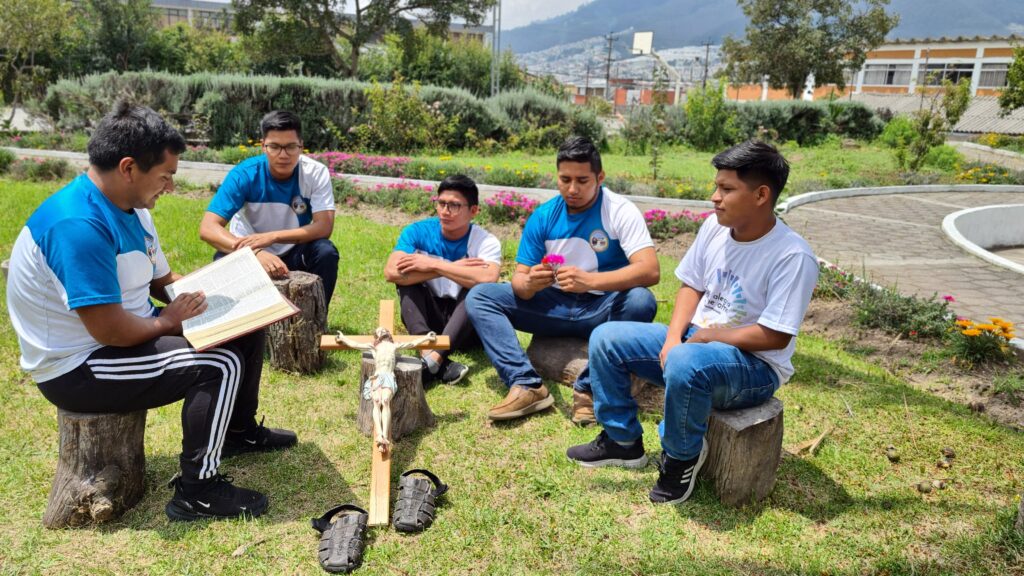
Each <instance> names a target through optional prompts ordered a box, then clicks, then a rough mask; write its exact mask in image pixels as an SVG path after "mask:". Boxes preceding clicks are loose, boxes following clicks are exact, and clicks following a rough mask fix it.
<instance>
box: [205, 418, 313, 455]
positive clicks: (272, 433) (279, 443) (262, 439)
mask: <svg viewBox="0 0 1024 576" xmlns="http://www.w3.org/2000/svg"><path fill="white" fill-rule="evenodd" d="M263 420H266V418H264V419H263ZM263 420H260V423H259V424H255V420H254V421H253V423H254V424H255V425H254V426H253V427H251V428H249V429H248V430H244V431H242V432H232V431H230V430H228V433H227V434H226V435H225V436H224V448H223V450H221V454H220V456H221V458H230V457H232V456H238V455H239V454H246V453H248V452H269V451H271V450H280V449H282V448H291V447H292V446H295V444H296V443H297V442H298V441H299V439H298V436H296V435H295V432H292V431H291V430H283V429H281V428H267V427H266V426H264V425H263Z"/></svg>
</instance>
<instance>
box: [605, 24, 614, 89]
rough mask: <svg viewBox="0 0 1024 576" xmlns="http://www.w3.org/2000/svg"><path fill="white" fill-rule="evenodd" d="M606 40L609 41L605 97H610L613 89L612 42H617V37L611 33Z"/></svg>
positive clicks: (606, 60)
mask: <svg viewBox="0 0 1024 576" xmlns="http://www.w3.org/2000/svg"><path fill="white" fill-rule="evenodd" d="M605 40H607V41H608V57H607V58H606V59H605V63H604V91H605V96H607V95H608V91H609V90H610V89H611V87H612V42H613V41H614V40H615V35H614V34H612V33H611V32H609V33H608V35H607V36H605Z"/></svg>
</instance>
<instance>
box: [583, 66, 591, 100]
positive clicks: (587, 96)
mask: <svg viewBox="0 0 1024 576" xmlns="http://www.w3.org/2000/svg"><path fill="white" fill-rule="evenodd" d="M587 102H590V61H589V60H588V61H587V81H586V83H584V85H583V103H584V104H586V103H587Z"/></svg>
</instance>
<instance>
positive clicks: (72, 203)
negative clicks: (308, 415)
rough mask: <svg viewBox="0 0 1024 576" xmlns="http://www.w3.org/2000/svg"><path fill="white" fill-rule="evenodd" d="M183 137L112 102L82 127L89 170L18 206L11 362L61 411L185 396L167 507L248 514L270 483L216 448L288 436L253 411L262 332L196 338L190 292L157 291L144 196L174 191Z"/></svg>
mask: <svg viewBox="0 0 1024 576" xmlns="http://www.w3.org/2000/svg"><path fill="white" fill-rule="evenodd" d="M184 151H185V140H184V139H183V138H182V137H181V135H180V134H178V132H176V131H175V130H174V129H173V128H171V127H170V126H169V125H168V124H167V123H166V122H165V121H164V119H163V118H161V117H160V116H159V115H157V114H156V113H155V112H153V111H152V110H150V109H149V108H143V107H138V106H131V105H129V104H126V103H119V104H117V105H116V106H115V108H114V110H113V112H111V113H110V114H108V115H107V116H106V117H104V118H103V120H102V121H101V122H100V123H99V125H98V126H97V127H96V130H95V132H94V133H93V135H92V138H91V139H90V140H89V171H88V172H87V173H86V174H83V175H81V176H79V177H77V178H75V179H74V180H72V181H71V183H70V184H68V185H67V186H65V187H64V188H63V189H61V190H60V191H58V192H57V193H56V194H54V195H53V196H50V197H49V198H48V199H46V200H45V201H44V202H43V203H42V205H41V206H40V207H39V208H38V209H36V211H35V212H34V213H33V214H32V216H31V217H29V219H28V222H27V223H26V224H25V227H24V228H22V230H21V233H20V234H19V235H18V239H17V241H16V242H15V244H14V249H13V252H12V254H11V268H10V278H9V281H8V284H7V307H8V310H9V312H10V315H11V323H12V324H13V325H14V329H15V331H16V332H17V333H18V341H19V344H20V345H21V366H22V368H23V369H25V370H27V371H28V372H29V373H30V374H31V375H32V379H33V380H35V381H36V383H37V385H38V387H39V390H40V391H41V392H42V394H43V396H45V397H46V399H47V400H49V401H50V402H52V403H53V404H55V405H57V406H58V407H59V408H62V409H64V410H68V411H71V412H99V413H104V412H133V411H136V410H145V409H148V408H156V407H158V406H164V405H166V404H171V403H173V402H177V401H178V400H182V399H184V401H185V402H184V405H183V406H182V409H181V423H182V442H181V447H182V451H181V456H180V459H179V461H180V465H181V474H180V475H178V476H175V478H174V479H173V480H172V482H171V484H172V486H173V487H174V496H173V497H172V498H171V501H170V502H169V503H168V504H167V507H166V512H167V515H168V516H169V517H170V518H171V519H172V520H196V519H199V518H230V517H236V516H241V515H248V516H259V515H260V514H262V513H263V512H264V511H265V510H266V509H267V506H268V501H267V497H266V496H264V495H263V494H260V493H259V492H256V491H254V490H248V489H245V488H237V487H235V486H233V485H232V484H231V481H230V480H229V479H228V478H227V477H226V476H223V475H221V474H218V472H217V470H218V467H219V466H220V461H221V457H227V456H231V455H234V454H240V453H243V452H257V451H263V450H272V449H276V448H285V447H288V446H292V445H294V444H295V442H296V437H295V434H294V433H293V432H291V431H287V430H279V429H271V428H265V427H264V426H263V425H262V423H257V422H256V409H257V403H258V395H259V386H260V374H261V372H262V368H263V332H262V331H257V332H254V333H251V334H248V335H246V336H243V337H241V338H238V339H235V340H232V341H230V342H226V343H224V344H222V345H221V346H219V347H217V348H214V349H211V350H207V351H206V352H202V353H200V352H196V351H195V350H194V349H193V348H192V347H191V346H189V344H188V342H187V341H186V340H185V339H184V338H183V337H182V336H181V323H182V321H183V320H187V319H189V318H192V317H195V316H198V315H199V314H201V313H202V312H203V311H204V310H205V309H206V297H205V296H204V295H203V294H202V293H201V292H193V293H184V294H179V295H178V296H177V297H176V298H175V299H174V301H172V302H170V303H168V304H167V306H166V307H165V308H156V307H154V306H153V304H152V303H151V302H150V297H153V298H155V299H157V300H160V301H162V302H164V303H167V302H168V298H167V293H166V291H165V289H164V288H165V287H166V286H167V285H169V284H170V283H172V282H174V281H175V280H177V279H178V278H180V277H181V276H180V275H179V274H176V273H174V272H172V271H171V269H170V266H169V265H168V263H167V259H166V258H165V257H164V252H163V250H162V249H161V244H160V239H159V237H158V236H157V233H156V229H155V228H154V226H153V219H152V217H151V216H150V214H149V210H150V209H151V208H153V206H154V205H155V204H156V200H157V198H158V197H159V196H160V195H161V194H163V193H165V192H173V191H174V180H173V178H174V173H175V171H176V170H177V167H178V156H179V155H180V154H181V153H182V152H184Z"/></svg>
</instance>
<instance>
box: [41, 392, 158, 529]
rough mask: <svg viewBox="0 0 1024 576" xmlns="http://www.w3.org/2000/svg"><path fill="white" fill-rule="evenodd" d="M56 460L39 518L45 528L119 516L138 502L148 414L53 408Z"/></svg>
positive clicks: (144, 467) (141, 491)
mask: <svg viewBox="0 0 1024 576" xmlns="http://www.w3.org/2000/svg"><path fill="white" fill-rule="evenodd" d="M57 423H58V428H59V430H60V458H59V460H58V462H57V473H56V475H55V476H54V478H53V489H51V490H50V501H49V503H48V504H47V505H46V513H45V514H43V526H46V527H47V528H65V527H80V526H87V525H89V524H99V523H101V522H106V521H108V520H111V519H114V518H117V517H118V516H120V515H121V514H123V513H124V512H125V511H126V510H128V509H130V508H131V507H132V506H134V505H135V504H137V503H138V501H139V500H141V499H142V493H143V492H144V489H145V486H144V481H145V473H146V457H145V453H144V449H143V437H144V434H145V431H146V411H145V410H139V411H138V412H128V413H124V414H79V413H77V412H68V411H66V410H60V409H58V410H57Z"/></svg>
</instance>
